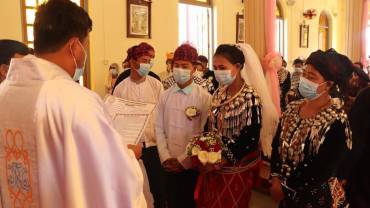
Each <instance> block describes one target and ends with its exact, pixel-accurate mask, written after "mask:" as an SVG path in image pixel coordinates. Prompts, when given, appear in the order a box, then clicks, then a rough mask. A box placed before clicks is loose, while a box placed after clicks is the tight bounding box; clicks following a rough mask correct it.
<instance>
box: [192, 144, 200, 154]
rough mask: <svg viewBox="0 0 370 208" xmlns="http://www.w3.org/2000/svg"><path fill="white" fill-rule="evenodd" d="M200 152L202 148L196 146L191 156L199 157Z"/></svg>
mask: <svg viewBox="0 0 370 208" xmlns="http://www.w3.org/2000/svg"><path fill="white" fill-rule="evenodd" d="M199 152H200V148H199V147H197V146H195V147H193V149H192V150H191V155H193V156H194V155H198V153H199Z"/></svg>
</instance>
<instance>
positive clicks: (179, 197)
mask: <svg viewBox="0 0 370 208" xmlns="http://www.w3.org/2000/svg"><path fill="white" fill-rule="evenodd" d="M197 58H198V53H197V50H196V49H195V48H193V47H192V46H190V45H187V44H184V45H181V46H180V47H179V48H177V50H176V51H175V54H174V58H173V76H174V79H175V81H176V84H175V85H173V86H172V87H170V88H169V89H167V90H166V91H165V92H164V93H162V94H161V96H160V99H159V102H158V106H157V110H156V119H157V122H156V135H157V144H158V151H159V155H160V158H161V162H162V165H163V167H164V168H165V170H166V187H167V203H168V207H169V208H174V207H176V208H180V207H186V208H192V207H195V202H194V189H195V184H196V181H197V178H198V173H197V172H196V171H194V170H191V169H190V167H191V160H190V158H189V157H187V154H186V145H187V144H188V143H189V141H190V139H191V138H193V137H194V136H196V135H199V134H201V133H202V132H203V129H204V125H205V123H206V120H207V117H208V110H209V108H210V104H211V95H210V94H209V93H208V92H207V91H206V90H205V89H203V88H202V87H201V86H199V85H197V84H194V82H193V77H194V72H195V66H194V64H195V63H196V61H197ZM188 109H195V110H196V114H189V113H187V112H188V111H187V110H188Z"/></svg>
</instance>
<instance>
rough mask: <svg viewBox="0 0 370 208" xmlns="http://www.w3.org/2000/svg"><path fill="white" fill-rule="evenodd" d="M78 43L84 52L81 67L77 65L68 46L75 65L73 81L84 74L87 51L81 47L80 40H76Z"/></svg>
mask: <svg viewBox="0 0 370 208" xmlns="http://www.w3.org/2000/svg"><path fill="white" fill-rule="evenodd" d="M78 43H79V44H80V46H81V48H82V51H83V52H84V62H83V64H82V66H81V67H78V64H77V61H76V57H75V56H74V54H73V53H72V48H71V46H69V50H70V51H71V54H72V57H73V61H74V62H75V65H76V70H75V73H74V75H73V80H74V81H79V80H80V77H81V76H83V75H84V70H85V65H86V60H87V53H86V50H85V48H84V47H83V45H82V43H81V42H80V41H78Z"/></svg>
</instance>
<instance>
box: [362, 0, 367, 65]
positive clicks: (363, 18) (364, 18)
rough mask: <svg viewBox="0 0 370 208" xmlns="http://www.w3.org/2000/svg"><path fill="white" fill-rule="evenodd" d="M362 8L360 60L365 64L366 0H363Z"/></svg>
mask: <svg viewBox="0 0 370 208" xmlns="http://www.w3.org/2000/svg"><path fill="white" fill-rule="evenodd" d="M363 1H364V2H363V9H362V22H361V62H362V63H363V64H364V65H365V66H367V61H366V60H367V57H366V45H367V41H369V40H366V28H367V23H368V19H369V16H368V3H369V1H368V0H363Z"/></svg>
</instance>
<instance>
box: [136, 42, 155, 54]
mask: <svg viewBox="0 0 370 208" xmlns="http://www.w3.org/2000/svg"><path fill="white" fill-rule="evenodd" d="M138 46H140V47H143V49H145V50H147V51H153V52H155V50H154V48H153V46H151V45H149V44H148V43H146V42H142V43H140V44H139V45H138Z"/></svg>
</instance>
